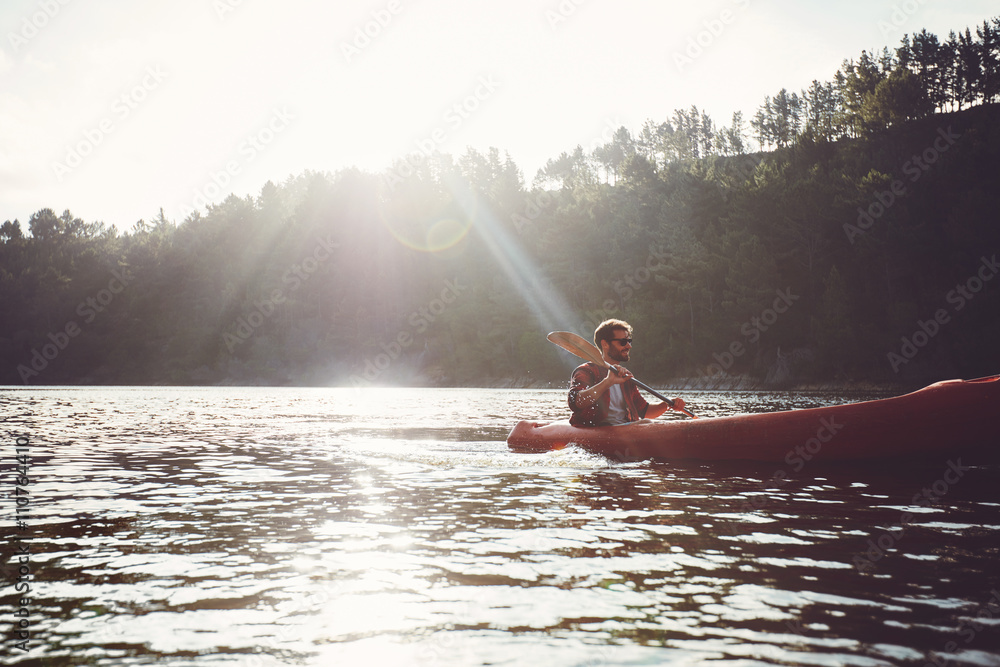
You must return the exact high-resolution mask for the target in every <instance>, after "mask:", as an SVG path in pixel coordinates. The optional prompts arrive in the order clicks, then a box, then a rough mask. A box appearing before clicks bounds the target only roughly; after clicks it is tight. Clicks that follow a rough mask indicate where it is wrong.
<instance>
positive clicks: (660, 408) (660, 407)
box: [646, 398, 684, 419]
mask: <svg viewBox="0 0 1000 667" xmlns="http://www.w3.org/2000/svg"><path fill="white" fill-rule="evenodd" d="M683 407H684V399H683V398H675V399H674V407H673V408H672V409H674V410H680V409H681V408H683ZM670 409H671V407H670V404H669V403H666V402H662V403H657V404H655V405H653V404H650V406H649V407H648V408H646V419H656V418H657V417H660V416H662V415H663V414H664V413H665V412H667V410H670Z"/></svg>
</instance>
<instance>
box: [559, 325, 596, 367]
mask: <svg viewBox="0 0 1000 667" xmlns="http://www.w3.org/2000/svg"><path fill="white" fill-rule="evenodd" d="M546 338H548V339H549V341H550V342H552V343H555V344H556V345H558V346H559V347H561V348H562V349H564V350H566V351H567V352H570V353H572V354H575V355H576V356H578V357H580V358H581V359H584V360H586V361H591V362H593V363H595V364H597V365H598V366H601V367H603V368H607V367H608V363H607V362H606V361H604V357H603V356H601V351H600V350H598V349H597V347H595V346H594V344H593V343H591V342H590V341H589V340H587V339H586V338H584V337H583V336H579V335H577V334H575V333H573V332H571V331H553V332H552V333H550V334H549V335H548V336H546Z"/></svg>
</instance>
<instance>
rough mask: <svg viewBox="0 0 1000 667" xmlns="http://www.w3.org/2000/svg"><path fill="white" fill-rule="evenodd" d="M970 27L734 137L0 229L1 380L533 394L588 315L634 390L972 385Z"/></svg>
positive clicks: (685, 135) (307, 180)
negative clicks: (486, 388)
mask: <svg viewBox="0 0 1000 667" xmlns="http://www.w3.org/2000/svg"><path fill="white" fill-rule="evenodd" d="M997 27H998V20H997V19H994V20H993V21H992V23H984V24H983V26H982V27H981V28H979V29H977V30H976V37H972V33H970V32H969V31H968V30H967V31H966V32H965V33H964V36H963V35H956V36H954V39H952V37H951V36H950V37H949V39H948V40H946V41H945V42H938V41H937V40H936V38H933V36H930V35H927V33H926V31H924V32H921V33H920V34H918V35H915V36H913V37H912V38H911V37H907V38H904V40H903V44H902V45H901V46H900V47H899V48H898V49H896V52H895V54H894V55H891V56H890V54H889V53H888V52H883V54H882V56H881V57H880V58H876V59H873V58H871V57H870V56H868V55H867V54H862V57H861V58H859V59H858V60H857V62H845V64H844V66H843V67H842V68H841V70H840V71H839V72H838V75H837V77H836V79H835V80H834V81H833V82H830V83H827V84H819V83H814V85H813V87H812V88H811V89H810V91H806V92H804V93H803V94H802V95H789V94H787V93H786V92H785V91H782V92H780V93H779V94H778V95H776V96H774V97H773V98H768V99H766V100H765V104H764V105H763V106H762V107H761V109H760V110H759V111H758V113H757V115H756V116H754V118H753V120H752V121H751V123H750V124H748V125H745V124H744V122H743V120H742V117H741V116H737V117H735V118H734V121H733V124H732V126H731V127H729V128H723V129H722V130H718V129H716V128H715V127H714V125H713V124H712V122H711V119H709V118H708V117H707V116H706V115H705V114H703V113H701V112H698V111H697V109H694V108H693V109H691V110H690V111H678V112H675V113H674V116H673V117H672V118H671V119H670V120H669V121H666V122H665V123H660V124H653V123H647V124H646V126H644V127H643V130H642V132H640V133H639V135H638V136H637V137H633V136H632V134H631V133H630V131H629V130H628V129H626V128H620V129H618V130H617V131H616V132H615V134H614V136H613V137H612V138H611V139H610V140H609V141H608V142H607V143H606V144H604V145H603V146H599V147H598V148H597V149H595V150H594V151H593V152H592V153H590V154H587V153H585V152H584V151H583V149H582V148H581V147H578V148H577V149H575V150H574V151H572V152H569V153H564V154H563V155H561V156H559V157H558V158H555V159H553V160H550V161H549V162H548V164H547V165H546V166H545V167H544V168H543V169H541V170H540V171H539V173H538V174H537V175H536V177H535V179H534V180H533V182H532V183H531V184H530V185H528V184H526V183H525V180H524V177H523V174H522V173H521V170H520V169H519V168H518V167H517V165H516V164H515V163H514V162H513V160H512V159H511V158H510V157H509V156H508V155H506V154H503V153H502V152H501V151H500V150H499V149H490V150H489V151H487V152H485V153H483V152H478V151H475V150H468V151H466V152H465V153H464V154H463V155H461V156H459V157H457V158H455V157H453V156H450V155H447V154H440V153H438V154H435V155H433V156H431V157H430V158H428V159H427V160H425V161H423V162H422V163H421V164H419V165H407V167H408V168H407V169H406V170H403V169H401V168H400V164H397V165H393V167H394V168H393V169H390V170H387V171H386V172H385V173H383V174H374V173H367V172H363V171H360V170H357V169H344V170H341V171H338V172H336V173H316V172H305V173H302V174H300V175H297V176H294V177H291V178H288V179H287V180H285V181H284V182H281V183H274V182H269V183H266V184H265V185H264V186H263V187H262V189H261V191H260V193H259V194H258V195H255V196H248V197H236V196H231V197H229V198H228V199H226V200H225V201H223V202H221V203H219V204H215V205H210V206H208V207H207V208H206V209H205V210H204V211H203V212H196V213H193V214H192V215H190V216H189V217H188V218H187V219H185V220H183V221H180V222H176V221H172V220H168V219H167V218H166V217H165V216H164V214H163V213H162V212H161V213H160V215H159V216H157V217H156V218H155V219H154V220H152V221H139V223H138V224H136V225H135V226H134V228H132V229H131V230H129V231H128V232H124V233H123V232H120V231H118V230H117V229H116V228H115V227H113V226H109V225H107V224H105V223H101V222H85V221H84V220H82V219H80V218H78V217H76V216H74V215H73V214H72V213H70V212H69V211H65V212H63V213H62V214H57V213H56V212H55V211H53V210H50V209H43V210H40V211H38V212H36V213H34V214H33V215H32V216H31V217H30V219H29V220H28V221H27V226H26V229H25V228H22V226H21V223H20V222H19V221H17V220H14V221H7V222H5V223H3V225H0V312H2V313H3V318H2V323H0V383H4V384H64V383H69V384H75V383H89V384H115V383H120V384H219V383H234V384H320V385H355V386H367V385H379V384H394V383H404V384H420V385H435V386H436V385H494V384H502V383H511V382H516V383H528V382H531V383H541V384H542V385H546V384H548V383H552V384H553V386H560V385H562V383H564V382H565V380H566V377H567V373H568V369H569V368H570V367H571V366H572V365H574V364H575V363H577V360H575V359H568V358H566V356H567V355H565V354H564V353H562V352H560V351H559V350H557V349H555V348H554V346H552V345H551V344H549V343H548V342H547V341H546V340H545V334H546V333H547V332H548V331H549V330H552V329H556V328H558V329H571V330H575V331H578V332H579V333H581V334H584V335H586V336H588V337H589V335H590V334H591V333H592V329H590V330H588V328H590V327H592V326H594V325H595V324H596V322H597V321H599V320H600V319H603V318H604V317H622V318H624V319H627V320H629V321H630V322H632V323H633V324H634V325H635V326H636V334H635V336H636V343H635V355H636V362H637V363H639V364H640V365H641V368H642V375H643V376H645V377H646V378H650V380H652V381H659V382H688V381H687V380H682V379H683V378H693V380H692V382H697V383H700V385H703V386H712V385H713V383H724V382H725V381H727V380H728V379H731V378H733V377H737V376H741V375H744V374H749V375H751V376H753V377H755V378H757V379H758V380H759V381H760V382H762V383H766V384H768V385H769V386H788V385H791V384H796V383H803V382H821V381H829V380H857V379H872V380H879V381H884V380H893V381H906V382H916V381H918V380H919V381H922V380H925V379H942V378H944V377H960V376H965V377H970V376H975V375H986V374H989V373H995V372H996V371H997V368H998V367H1000V363H998V362H1000V353H998V352H997V350H996V344H995V342H996V340H998V339H1000V318H997V317H996V313H997V312H1000V308H998V306H1000V280H993V278H994V277H995V273H996V271H997V269H996V253H998V251H1000V226H998V225H997V212H998V210H1000V206H998V204H1000V195H998V194H997V192H996V188H995V183H996V182H997V180H998V176H1000V134H998V133H997V132H996V130H995V128H996V127H998V126H1000V123H998V121H1000V111H998V106H997V105H996V104H995V102H996V99H997V95H998V93H997V91H996V89H995V85H996V84H995V76H994V73H995V71H996V62H997V60H998V58H997V43H996V34H997ZM987 45H989V47H988V48H987ZM930 54H936V55H935V56H934V58H931V55H930ZM944 54H950V55H949V56H948V58H950V60H948V58H945V55H944ZM956 54H962V55H961V58H958V56H956ZM971 54H979V55H977V56H974V55H971ZM986 54H991V58H992V60H990V59H989V58H987V57H986ZM956 58H958V59H957V60H956ZM956 62H960V63H965V64H963V65H961V67H959V66H958V65H955V63H956ZM932 63H933V65H932ZM969 63H974V64H976V67H972V66H971V65H969ZM977 68H978V69H977ZM958 71H961V72H962V74H961V76H960V77H959V75H957V74H955V72H958ZM956 77H959V78H956ZM991 82H992V83H991ZM917 84H919V85H917ZM991 86H992V87H991ZM905 91H908V92H905ZM904 92H905V94H904ZM803 99H805V100H806V101H805V102H804V103H803ZM794 100H798V102H796V101H794ZM914 100H916V102H914ZM758 121H759V122H758ZM751 131H753V132H755V133H756V135H755V136H752V137H751V136H750V134H749V133H750V132H751ZM720 136H721V137H722V138H721V139H720ZM752 141H756V142H757V144H758V148H759V150H751V142H752ZM388 174H394V175H396V177H395V178H392V179H389V178H387V175H388ZM399 174H405V176H404V177H402V178H400V177H399Z"/></svg>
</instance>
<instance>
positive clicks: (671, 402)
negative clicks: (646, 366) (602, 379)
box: [608, 365, 697, 419]
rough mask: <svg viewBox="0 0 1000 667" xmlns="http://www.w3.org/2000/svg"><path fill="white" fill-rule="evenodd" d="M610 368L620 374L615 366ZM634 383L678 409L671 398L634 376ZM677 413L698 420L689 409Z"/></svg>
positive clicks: (682, 409)
mask: <svg viewBox="0 0 1000 667" xmlns="http://www.w3.org/2000/svg"><path fill="white" fill-rule="evenodd" d="M608 368H610V369H611V370H612V371H614V372H615V374H616V375H617V374H618V369H617V368H616V367H615V366H611V365H609V366H608ZM632 382H635V384H636V386H638V387H639V388H640V389H645V390H646V391H648V392H649V393H650V394H652V395H653V396H655V397H657V398H658V399H660V400H661V401H663V402H664V403H666V404H667V405H669V406H670V407H671V408H672V409H674V410H677V408H676V407H674V402H673V401H672V400H670V399H669V398H667V397H666V396H664V395H663V394H661V393H660V392H658V391H656V390H655V389H653V388H652V387H650V386H649V385H647V384H645V383H643V382H639V381H638V380H636V379H635V376H634V375H633V376H632ZM677 411H678V412H683V413H684V414H686V415H687V416H688V417H690V418H691V419H697V417H695V416H694V415H693V414H691V413H690V412H688V411H687V408H681V409H680V410H677Z"/></svg>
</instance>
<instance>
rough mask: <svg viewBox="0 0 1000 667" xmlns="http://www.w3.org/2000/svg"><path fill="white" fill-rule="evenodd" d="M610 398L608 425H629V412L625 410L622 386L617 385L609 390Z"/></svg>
mask: <svg viewBox="0 0 1000 667" xmlns="http://www.w3.org/2000/svg"><path fill="white" fill-rule="evenodd" d="M608 396H609V397H610V399H611V402H610V404H609V405H608V421H607V423H608V424H627V423H628V411H627V410H626V409H625V394H623V393H622V386H621V385H620V384H616V385H614V386H612V387H611V388H610V389H608Z"/></svg>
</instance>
